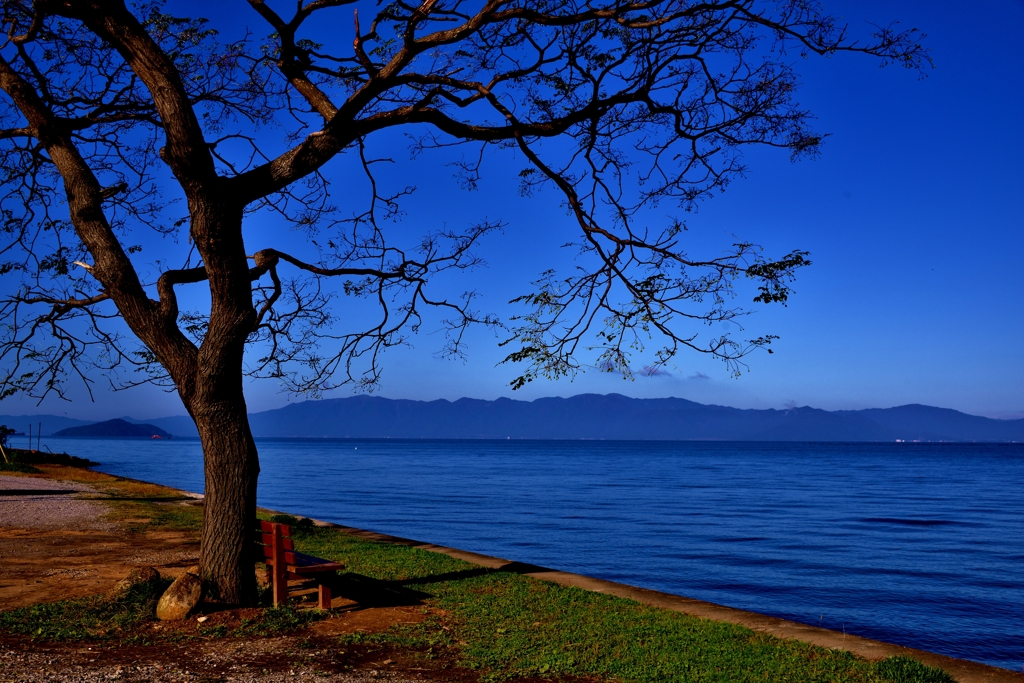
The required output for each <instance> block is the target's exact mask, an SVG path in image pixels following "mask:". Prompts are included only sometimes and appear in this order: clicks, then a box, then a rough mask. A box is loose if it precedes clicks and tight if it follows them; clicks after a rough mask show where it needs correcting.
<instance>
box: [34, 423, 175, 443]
mask: <svg viewBox="0 0 1024 683" xmlns="http://www.w3.org/2000/svg"><path fill="white" fill-rule="evenodd" d="M193 431H194V430H193ZM54 436H106V437H114V438H124V437H136V438H144V439H152V438H154V437H156V438H160V439H169V438H171V435H170V434H168V433H167V432H165V431H164V430H162V429H160V428H159V427H157V426H155V425H151V424H139V423H136V422H128V421H127V420H120V419H118V420H107V421H106V422H97V423H95V424H86V425H81V426H80V427H65V428H64V429H61V430H60V431H58V432H57V433H56V434H54Z"/></svg>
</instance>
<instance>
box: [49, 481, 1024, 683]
mask: <svg viewBox="0 0 1024 683" xmlns="http://www.w3.org/2000/svg"><path fill="white" fill-rule="evenodd" d="M108 476H110V475H108ZM113 476H115V477H117V478H118V479H121V480H126V481H131V482H137V483H140V484H146V485H154V486H159V487H161V488H165V489H169V490H173V491H176V492H177V493H179V494H181V495H182V496H183V497H188V498H191V499H194V500H203V499H204V497H205V496H204V495H203V494H200V493H195V492H191V491H186V490H183V489H176V488H173V487H168V486H164V485H163V484H153V483H152V482H147V481H143V480H140V479H133V478H130V477H121V476H118V475H113ZM47 479H49V477H47ZM259 509H260V510H261V511H263V512H267V513H271V514H287V515H293V516H294V515H295V514H296V513H293V512H285V511H279V510H272V509H269V508H263V507H260V508H259ZM310 519H311V521H313V523H314V524H315V525H316V526H318V527H321V528H331V529H337V530H338V531H341V532H343V533H345V534H349V535H352V536H355V537H358V538H361V539H364V540H369V541H377V542H383V543H391V544H395V545H402V546H407V547H411V548H416V549H419V550H426V551H429V552H434V553H439V554H443V555H447V556H449V557H452V558H454V559H458V560H462V561H465V562H469V563H472V564H476V565H479V566H482V567H485V568H488V569H493V570H500V571H504V572H510V573H516V574H521V575H524V576H528V577H531V578H534V579H539V580H542V581H548V582H551V583H555V584H559V585H562V586H571V587H575V588H579V589H582V590H586V591H590V592H595V593H604V594H608V595H612V596H615V597H619V598H625V599H629V600H633V601H636V602H639V603H641V604H644V605H648V606H651V607H655V608H659V609H665V610H669V611H673V612H679V613H683V614H687V615H690V616H694V617H698V618H704V619H708V620H711V621H717V622H724V623H730V624H735V625H739V626H742V627H745V628H749V629H750V630H752V631H755V632H759V633H764V634H767V635H771V636H774V637H778V638H782V639H788V640H796V641H801V642H804V643H808V644H811V645H815V646H818V647H824V648H829V649H833V650H845V651H848V652H850V653H852V654H853V655H855V656H857V657H860V658H862V659H866V660H870V661H878V660H881V659H884V658H886V657H890V656H894V655H903V656H908V657H911V658H913V659H915V660H918V661H920V662H921V663H923V664H926V665H928V666H933V667H938V668H941V669H943V670H945V671H947V672H949V673H950V674H951V675H952V676H954V677H955V678H956V679H957V680H958V681H961V682H962V683H1003V682H1006V683H1014V682H1016V683H1024V674H1022V673H1019V672H1015V671H1013V670H1010V669H1004V668H1000V667H995V666H991V665H987V664H982V663H979V662H974V661H971V660H966V659H959V658H955V657H950V656H947V655H942V654H938V653H934V652H930V651H926V650H919V649H915V648H910V647H905V646H901V645H895V644H892V643H887V642H883V641H877V640H872V639H869V638H864V637H861V636H855V635H851V634H846V633H841V632H838V631H833V630H830V629H826V628H821V627H817V626H811V625H807V624H802V623H799V622H795V621H790V620H786V619H781V618H778V617H772V616H768V615H764V614H760V613H756V612H750V611H746V610H741V609H737V608H732V607H727V606H724V605H718V604H715V603H710V602H705V601H702V600H696V599H693V598H687V597H684V596H680V595H675V594H671V593H665V592H661V591H657V590H652V589H647V588H641V587H638V586H631V585H628V584H623V583H618V582H614V581H607V580H604V579H597V578H594V577H591V576H587V575H584V574H576V573H571V572H564V571H560V570H556V569H550V568H547V567H541V566H537V565H532V564H525V563H522V562H518V561H516V560H509V559H505V558H499V557H493V556H490V555H484V554H481V553H475V552H470V551H466V550H461V549H459V548H451V547H447V546H441V545H437V544H434V543H428V542H423V541H418V540H414V539H409V538H403V537H399V536H393V535H390V534H384V533H380V532H376V531H372V530H367V529H361V528H357V527H350V526H346V525H343V524H336V523H333V522H327V521H324V520H317V519H315V518H310Z"/></svg>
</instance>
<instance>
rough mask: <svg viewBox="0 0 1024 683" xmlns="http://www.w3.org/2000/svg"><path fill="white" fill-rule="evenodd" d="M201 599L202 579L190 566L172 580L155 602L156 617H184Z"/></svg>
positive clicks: (170, 618)
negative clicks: (158, 600)
mask: <svg viewBox="0 0 1024 683" xmlns="http://www.w3.org/2000/svg"><path fill="white" fill-rule="evenodd" d="M202 599H203V580H202V579H200V578H199V576H198V570H197V569H196V568H194V567H193V568H191V569H189V570H188V571H186V572H185V573H184V574H182V575H181V576H179V577H178V578H176V579H175V580H174V583H172V584H171V585H170V587H168V589H167V590H166V591H165V592H164V594H163V595H162V596H161V597H160V602H158V603H157V604H156V616H157V619H160V620H162V621H174V620H177V619H184V618H185V617H187V616H188V613H189V612H191V611H192V610H194V609H195V608H196V606H197V605H198V604H199V601H200V600H202Z"/></svg>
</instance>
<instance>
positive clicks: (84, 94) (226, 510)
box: [0, 0, 928, 603]
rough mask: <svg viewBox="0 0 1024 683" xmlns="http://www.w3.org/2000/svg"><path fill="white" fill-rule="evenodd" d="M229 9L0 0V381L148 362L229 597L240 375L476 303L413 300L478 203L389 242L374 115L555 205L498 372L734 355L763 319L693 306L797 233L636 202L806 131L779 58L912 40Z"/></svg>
mask: <svg viewBox="0 0 1024 683" xmlns="http://www.w3.org/2000/svg"><path fill="white" fill-rule="evenodd" d="M272 4H273V7H272V6H271V5H272ZM239 5H240V9H241V7H242V5H241V3H239ZM360 5H362V6H361V7H360ZM248 7H249V9H251V11H252V14H251V19H250V20H249V25H250V26H252V27H253V28H252V29H251V30H252V33H247V34H246V35H244V36H242V37H240V38H238V39H236V40H230V41H229V40H226V39H222V38H221V37H220V35H219V34H218V33H217V32H216V31H215V30H214V29H213V28H211V27H210V26H208V24H207V22H206V21H204V20H202V19H185V18H180V17H176V16H174V15H172V14H170V13H168V12H165V11H164V9H163V7H162V6H161V5H160V4H159V3H154V2H148V1H144V2H142V3H141V4H137V5H134V6H132V7H130V8H129V7H127V6H126V5H125V4H123V2H121V1H120V0H35V1H34V2H31V1H30V0H4V1H3V18H4V22H5V26H6V27H7V37H6V41H5V43H4V45H3V47H2V49H0V88H2V90H3V92H4V93H5V95H6V97H4V98H3V104H2V107H3V109H2V110H0V116H2V118H3V122H2V123H0V126H2V130H0V145H2V146H0V168H2V172H3V178H2V186H3V194H2V196H0V210H2V218H3V231H4V232H3V235H4V239H5V243H4V245H3V253H4V258H5V259H6V260H5V261H4V262H3V264H2V266H0V269H2V272H3V273H4V275H5V278H6V279H7V280H6V282H7V283H8V287H7V289H8V290H9V292H12V293H8V294H7V295H6V296H5V298H4V299H3V301H2V304H0V305H2V314H3V315H2V318H3V320H4V328H3V337H2V339H0V342H2V346H0V354H2V358H3V361H4V368H5V370H4V376H3V380H2V381H3V386H2V392H3V395H4V396H9V395H12V394H14V393H17V392H25V393H28V394H30V395H34V396H45V395H46V394H48V393H50V392H56V393H57V394H59V395H63V391H64V387H65V384H66V381H67V380H68V379H69V378H73V377H76V376H77V377H79V378H81V379H82V380H84V381H85V382H86V384H87V385H88V384H89V382H90V381H92V380H91V378H92V377H93V376H94V374H95V373H96V371H97V370H106V371H110V372H113V373H117V372H119V369H123V368H129V369H135V370H137V371H139V372H141V373H142V374H139V375H134V376H130V377H128V378H126V377H125V376H124V375H123V374H115V375H114V376H115V377H116V378H118V379H116V381H117V382H119V385H121V386H124V385H133V384H136V383H138V382H141V381H154V382H165V383H169V384H170V385H171V386H173V388H174V389H175V390H176V391H177V394H178V396H179V397H180V398H181V401H182V403H183V404H184V406H185V409H186V410H187V411H188V413H189V415H190V416H191V417H192V419H193V420H194V421H195V424H196V427H197V428H198V430H199V434H200V437H201V440H202V447H203V453H204V461H205V482H206V504H205V510H204V517H203V531H202V543H201V560H200V566H201V572H202V575H203V577H204V578H205V579H206V580H207V581H209V583H210V585H211V586H212V587H214V588H215V589H216V590H217V591H218V592H219V595H220V597H221V598H222V599H224V600H226V601H229V602H233V603H249V602H251V600H252V599H253V597H254V595H255V586H254V579H253V572H252V569H251V567H250V566H247V565H246V559H247V554H246V547H247V541H248V539H249V529H250V528H251V526H252V523H253V521H254V517H255V505H256V485H257V477H258V473H259V464H258V457H257V450H256V446H255V443H254V441H253V438H252V435H251V432H250V428H249V424H248V418H247V415H246V407H245V398H244V395H243V377H244V375H245V374H246V373H248V374H251V375H255V376H269V377H273V378H276V379H278V380H279V381H281V382H283V383H285V385H286V386H288V387H289V388H290V389H292V390H295V391H303V392H312V393H314V394H315V393H317V392H321V391H324V390H327V389H330V388H333V387H336V386H339V385H341V384H346V383H350V382H351V383H356V384H357V385H363V386H372V385H373V383H374V382H375V381H376V378H377V376H378V369H379V365H378V358H379V354H380V352H381V351H382V350H384V349H385V348H387V347H388V346H392V345H394V344H398V343H402V342H403V341H404V340H405V338H406V334H407V332H408V331H409V330H413V331H415V329H416V328H417V327H418V326H419V324H420V323H421V315H422V312H423V311H425V310H426V309H428V308H430V307H434V308H439V309H440V310H441V311H442V312H443V314H444V319H443V321H442V322H441V324H442V325H443V326H444V328H445V329H446V330H447V333H448V343H447V347H446V349H447V351H448V352H450V353H455V354H458V353H461V351H462V346H463V344H462V335H463V332H464V330H465V329H466V326H467V325H470V324H473V323H480V324H485V325H499V323H498V321H497V320H495V319H493V318H491V317H489V316H485V315H481V314H479V313H477V312H476V311H475V310H474V308H473V307H472V300H473V297H472V294H467V295H464V296H462V297H451V296H433V295H432V294H431V293H430V291H432V290H428V284H429V281H430V279H431V278H432V276H435V275H436V274H437V273H439V272H442V271H445V270H460V269H467V268H471V267H474V266H476V265H478V264H479V259H478V257H477V256H476V255H475V251H474V248H475V246H476V245H477V243H478V242H479V240H480V238H481V237H482V236H483V235H486V234H488V233H491V232H493V231H495V230H496V229H498V228H500V227H501V223H500V222H498V221H483V222H480V223H478V224H476V225H473V226H470V227H468V228H465V229H461V230H459V229H455V230H451V229H448V230H444V231H440V232H427V233H426V234H425V235H424V236H423V237H422V239H421V240H420V241H419V242H418V243H416V244H414V245H413V248H411V249H410V248H408V247H407V246H406V245H396V244H394V243H393V242H392V241H390V238H391V237H392V236H393V232H394V231H393V227H392V224H391V223H390V222H389V220H390V219H392V218H394V217H395V215H396V214H397V213H398V212H400V211H401V202H402V200H403V198H404V197H405V195H406V194H407V193H408V192H409V191H411V188H400V189H398V190H397V191H388V190H386V189H384V188H383V187H382V184H381V183H380V182H378V179H377V177H376V176H375V168H376V163H377V162H379V161H381V160H380V159H377V158H375V157H374V156H373V154H372V153H371V152H370V151H369V148H368V144H369V141H370V140H372V139H376V138H377V137H379V136H380V135H386V134H387V132H388V131H391V130H393V129H398V130H404V131H407V132H408V134H409V135H411V136H412V147H413V152H414V153H416V154H420V153H424V154H426V153H431V154H439V155H442V156H444V155H448V156H446V157H444V158H445V159H450V158H452V157H451V155H452V150H453V149H454V150H455V151H456V152H461V150H465V151H464V152H461V153H462V156H457V157H455V162H454V163H455V165H456V171H457V174H458V177H459V180H460V182H462V183H463V185H465V186H467V187H470V188H472V187H474V186H475V185H476V183H477V182H478V180H479V178H480V173H481V169H482V164H483V159H484V158H485V154H484V153H485V151H487V150H493V153H494V154H499V155H505V157H507V158H508V159H511V160H515V161H516V162H518V163H519V164H521V167H522V171H521V172H520V173H519V181H520V183H521V190H522V191H523V192H524V193H531V192H535V191H539V190H541V189H543V188H548V189H549V190H553V191H555V192H557V193H560V196H561V198H562V201H563V202H564V206H565V208H566V211H567V216H568V218H567V219H563V218H559V217H555V218H552V223H553V224H556V225H557V224H560V223H565V222H566V221H568V223H569V224H571V225H573V226H574V232H575V234H576V235H577V237H576V238H575V248H576V249H577V250H578V252H579V254H578V257H577V260H576V267H575V269H574V270H572V271H571V272H569V273H555V272H553V271H551V272H548V273H545V274H543V275H542V276H541V278H540V279H539V280H538V281H537V282H536V289H535V290H534V291H532V292H530V293H528V294H525V295H524V296H523V297H521V298H520V299H518V300H517V301H518V302H519V303H521V304H524V305H526V306H528V309H527V311H528V312H527V313H525V314H524V315H522V316H520V317H519V318H517V319H515V320H514V321H512V324H511V326H510V327H508V328H505V329H506V330H507V334H506V337H507V343H509V344H511V347H510V352H509V354H508V359H507V360H509V361H510V362H520V363H524V365H523V366H522V367H524V368H525V369H524V370H523V371H522V374H521V375H520V376H519V377H518V378H517V379H516V380H515V381H514V382H513V384H514V386H517V387H518V386H522V384H523V383H525V382H528V381H531V380H532V379H534V378H535V377H538V376H557V375H562V374H567V373H572V372H575V371H576V370H577V369H578V368H579V367H581V364H583V363H584V362H585V360H586V359H587V358H589V357H588V356H587V353H586V352H587V350H588V349H596V351H595V354H596V356H597V357H596V359H594V360H593V363H594V364H596V365H597V366H598V367H601V368H604V369H614V370H618V371H621V372H625V373H629V372H630V351H631V349H634V348H636V347H637V346H639V345H642V344H643V343H645V340H649V339H650V338H652V337H654V338H657V339H658V340H659V350H658V351H657V352H656V354H655V364H664V363H668V362H670V361H671V359H672V358H673V356H674V355H675V354H676V353H677V352H678V351H680V350H682V349H691V350H695V351H698V352H702V353H708V354H712V355H714V356H717V357H719V358H722V359H723V360H725V361H726V362H728V363H738V362H739V359H740V358H742V357H743V355H744V354H746V353H748V352H749V351H751V350H753V349H755V348H758V347H763V346H765V345H767V344H768V343H770V341H771V339H772V338H771V337H761V338H758V339H754V340H749V341H742V340H735V339H731V338H729V337H727V336H724V337H723V336H717V337H716V336H714V335H711V336H707V335H705V334H704V333H703V332H702V329H701V325H706V324H707V323H712V322H717V321H726V320H733V319H735V318H736V317H737V316H739V315H741V314H743V313H744V312H745V311H744V310H743V309H742V308H741V307H738V306H734V305H732V303H731V301H732V297H733V296H734V295H735V293H736V292H737V291H738V290H737V289H736V286H737V284H738V282H741V281H743V280H751V282H752V285H753V286H754V287H756V296H755V298H754V300H755V301H756V302H760V303H765V304H769V303H784V302H785V301H786V299H787V297H788V294H789V283H790V281H791V278H792V276H793V274H794V272H795V271H796V270H797V269H798V268H800V267H801V266H804V265H806V264H807V263H808V261H807V258H806V256H807V254H806V253H805V252H801V251H793V252H791V253H789V254H787V255H784V256H781V257H778V258H768V257H765V256H764V255H763V254H762V253H761V251H760V250H759V249H758V248H757V247H756V246H754V245H751V244H745V243H740V244H735V245H732V246H731V247H730V249H729V250H728V251H727V252H726V253H724V254H719V255H716V256H712V257H705V258H698V257H692V256H690V255H689V254H688V253H687V251H686V250H685V249H684V245H683V242H682V230H683V229H684V227H685V226H684V225H683V223H682V221H681V220H679V219H678V218H676V219H672V220H670V221H668V222H667V224H666V225H664V226H660V227H659V226H657V225H656V224H655V223H653V222H652V218H651V217H652V216H653V215H654V213H655V212H653V211H652V209H653V208H654V207H656V206H658V205H659V203H670V204H672V205H673V206H674V207H675V209H679V210H687V209H690V208H692V207H693V206H694V205H695V204H696V203H697V202H699V201H700V200H702V199H703V198H705V197H708V196H710V195H711V194H713V193H715V192H717V191H719V190H721V189H722V188H724V187H725V185H726V184H727V183H728V182H729V181H730V180H731V179H733V178H735V177H736V176H737V175H739V174H740V173H741V172H742V170H743V165H742V158H741V151H742V149H743V148H744V146H747V145H767V146H772V147H779V148H782V149H785V150H789V152H790V153H791V155H792V156H794V157H801V156H807V155H813V154H814V153H816V151H817V149H818V147H819V145H820V143H821V141H822V137H821V136H820V135H819V134H816V133H815V132H814V131H813V130H812V129H811V128H810V121H811V117H810V114H809V113H808V112H807V111H805V110H803V109H802V108H800V106H799V105H798V104H797V103H796V101H795V100H794V93H795V89H796V86H797V77H796V74H795V72H794V70H793V68H792V67H791V66H790V64H789V61H790V60H791V59H793V58H794V57H796V56H798V55H801V56H802V55H810V54H816V55H826V56H827V55H832V54H835V53H837V52H842V51H845V52H860V53H865V54H869V55H874V56H876V57H878V58H880V59H881V60H883V61H884V62H896V63H898V64H901V65H903V66H906V67H910V68H914V69H919V68H921V67H922V66H923V65H924V64H926V63H927V61H928V57H927V53H926V52H925V51H924V50H923V49H922V47H921V46H920V45H919V43H918V42H917V41H918V38H919V36H918V34H917V33H916V31H914V30H910V31H900V30H897V29H896V28H894V27H892V26H890V27H887V28H879V29H876V30H875V31H874V33H873V34H872V36H871V37H870V39H869V41H868V42H865V43H860V42H857V41H856V40H853V39H851V38H850V37H848V35H847V29H846V28H845V27H844V26H842V25H841V24H840V23H838V22H837V21H836V20H835V19H833V18H832V17H830V16H828V15H827V14H825V13H824V12H823V10H822V9H821V8H820V7H819V5H818V3H816V2H814V1H813V0H708V1H704V2H701V1H699V0H632V1H624V0H591V1H589V2H584V1H583V0H478V1H477V2H469V1H468V0H424V1H423V2H422V3H420V4H418V5H415V4H407V3H406V2H404V0H397V1H396V2H393V3H391V4H388V5H386V6H383V7H381V6H378V5H375V4H370V3H363V2H359V1H357V0H298V2H292V3H285V2H283V1H282V2H280V3H270V2H269V1H268V0H248ZM359 9H362V10H363V12H364V14H363V17H362V18H361V17H360V14H359V11H358V10H359ZM366 17H369V19H367V18H366ZM324 26H329V27H330V30H329V31H324V30H323V27H324ZM268 34H269V37H267V38H266V39H260V38H254V37H253V36H254V35H256V36H262V35H268ZM324 34H326V35H327V36H328V37H327V38H321V36H322V35H324ZM318 40H325V41H333V42H332V43H327V42H325V43H321V42H317V41H318ZM282 132H283V135H282V134H281V133H282ZM282 139H283V141H282ZM335 159H342V160H346V159H351V160H353V162H354V163H355V164H357V165H358V166H360V167H361V169H362V172H364V173H365V177H366V186H367V187H368V188H369V190H368V192H367V194H366V195H365V196H364V197H362V198H358V197H353V196H352V195H353V192H351V191H349V190H350V188H348V187H341V188H340V189H334V188H332V187H331V169H330V168H329V167H328V164H329V162H332V160H335ZM336 203H338V204H340V206H336V205H335V204H336ZM269 217H272V218H273V220H274V221H276V223H277V224H278V225H280V226H290V227H292V228H295V229H298V230H299V231H301V232H300V233H299V234H304V235H305V238H306V239H305V240H304V241H303V240H296V239H295V238H294V237H290V238H289V237H287V236H282V239H281V242H280V243H278V244H273V245H270V246H264V245H262V244H260V245H257V248H256V249H253V244H252V243H253V242H257V241H260V240H257V239H256V238H253V237H252V236H251V233H250V232H243V229H244V228H246V226H248V225H250V224H251V223H252V221H254V220H257V219H258V220H260V221H261V222H262V223H261V224H266V223H267V222H268V221H269V220H270V218H269ZM147 230H148V231H155V233H157V234H161V235H164V236H166V237H168V238H172V239H173V238H176V237H177V236H179V235H182V236H186V237H187V240H188V242H189V244H190V245H191V251H190V252H189V254H188V257H187V258H185V259H184V261H183V262H181V263H177V264H175V265H174V266H172V265H171V264H169V263H168V262H166V261H158V263H157V267H158V271H157V272H155V273H153V274H152V276H150V275H147V273H146V271H145V269H144V268H143V265H142V261H141V260H140V259H141V258H142V257H141V256H139V255H138V251H139V249H140V247H139V246H137V245H138V243H139V241H140V240H141V239H142V238H140V237H138V235H139V234H141V233H142V232H143V231H147ZM292 234H294V233H292ZM260 239H263V238H262V237H261V238H260ZM296 244H298V246H297V247H295V246H291V245H296ZM285 245H289V248H286V246H285ZM297 249H298V250H299V251H296V250H297ZM304 254H308V255H304ZM332 282H337V283H338V284H336V285H335V284H332ZM186 285H192V286H197V285H202V286H203V288H204V289H203V291H204V292H205V294H204V296H205V297H207V298H208V308H207V309H206V310H202V311H195V310H180V309H179V302H178V292H179V290H180V289H181V288H183V287H185V286H186ZM337 297H351V299H346V300H347V301H352V300H355V298H356V297H363V298H365V299H366V300H367V301H369V302H372V303H374V304H375V305H376V306H378V307H379V313H378V316H377V318H376V320H375V321H374V322H372V323H371V324H369V325H367V326H366V327H365V328H353V327H349V328H347V329H345V324H346V322H347V321H346V320H345V319H340V320H339V319H337V318H336V317H335V314H334V313H332V311H334V310H336V309H337V308H338V307H337V306H334V307H332V306H331V305H330V304H331V300H332V299H334V298H337ZM340 308H341V309H342V310H347V309H346V307H344V306H342V307H340ZM119 321H120V322H119ZM126 331H127V332H128V333H127V334H126ZM135 340H137V342H141V347H140V346H138V345H137V342H136V341H135Z"/></svg>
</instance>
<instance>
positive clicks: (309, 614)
mask: <svg viewBox="0 0 1024 683" xmlns="http://www.w3.org/2000/svg"><path fill="white" fill-rule="evenodd" d="M327 616H328V614H327V612H322V611H320V610H309V609H304V610H296V609H293V608H291V607H270V608H267V609H265V610H263V611H262V612H261V613H260V615H259V616H258V617H255V618H252V619H243V620H242V623H241V624H240V625H239V626H238V627H237V628H234V629H231V630H230V631H228V630H226V629H225V631H224V635H232V636H236V637H240V638H252V637H254V636H262V637H268V636H277V635H281V634H284V633H291V632H292V631H297V630H298V629H300V628H304V627H305V626H307V625H309V624H311V623H312V622H314V621H319V620H321V619H326V618H327Z"/></svg>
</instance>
